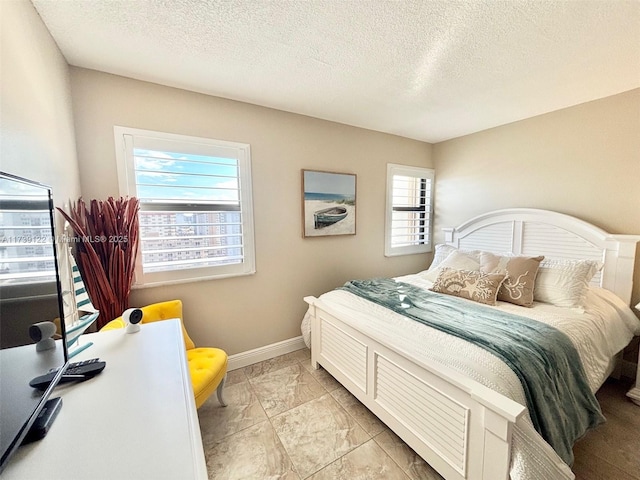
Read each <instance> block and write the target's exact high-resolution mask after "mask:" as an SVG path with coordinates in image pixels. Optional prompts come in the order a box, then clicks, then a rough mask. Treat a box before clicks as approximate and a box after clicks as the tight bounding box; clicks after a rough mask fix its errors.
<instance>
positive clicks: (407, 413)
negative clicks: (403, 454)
mask: <svg viewBox="0 0 640 480" xmlns="http://www.w3.org/2000/svg"><path fill="white" fill-rule="evenodd" d="M305 301H306V302H307V303H308V304H309V306H310V310H309V311H310V314H311V342H312V347H311V363H312V366H313V367H314V368H318V366H319V365H322V367H323V368H325V369H326V370H327V371H328V372H329V373H330V374H331V375H333V376H334V377H335V378H336V379H337V380H338V381H339V382H340V383H342V385H343V386H344V387H345V388H347V390H349V391H350V392H351V393H352V394H353V395H354V396H355V397H356V398H357V399H358V400H360V402H362V403H363V404H364V405H365V406H366V407H367V408H369V410H371V411H372V412H373V413H374V414H375V415H376V416H377V417H378V418H380V419H381V420H382V421H383V422H385V424H386V425H387V426H388V427H389V428H391V429H392V430H393V431H394V432H395V433H396V434H397V435H398V436H399V437H400V438H402V439H403V440H404V441H405V442H406V443H407V444H408V445H409V446H410V447H411V448H413V449H414V450H415V451H416V452H417V453H418V454H419V455H420V456H421V457H422V458H424V459H425V460H426V461H427V462H429V464H430V465H431V466H432V467H433V468H435V469H436V470H437V471H438V472H439V473H440V474H441V475H442V476H444V477H445V478H446V479H485V480H489V479H491V480H498V479H506V478H508V477H509V464H510V457H511V433H512V429H513V424H514V423H515V422H516V420H517V418H518V417H519V416H520V415H522V414H523V413H524V411H525V408H524V407H523V406H522V405H520V404H518V403H516V402H514V401H512V400H510V399H509V398H506V397H504V396H502V395H499V394H498V393H496V392H494V391H492V390H490V389H488V388H486V387H485V386H483V385H481V384H480V383H478V382H475V381H473V380H471V379H469V378H466V377H464V376H462V375H460V374H458V373H456V372H454V371H450V370H448V369H446V368H443V367H440V366H434V365H425V364H422V363H419V362H417V361H416V360H412V359H411V358H410V357H409V356H405V355H403V354H402V352H398V351H396V350H394V348H393V347H392V346H391V345H385V344H384V343H383V342H380V341H378V340H375V339H373V338H371V337H368V336H367V335H365V334H364V333H362V332H360V331H358V330H356V329H354V328H352V327H350V326H349V325H347V324H346V323H344V322H342V321H341V320H339V319H338V318H337V316H335V315H332V314H331V312H330V310H329V309H328V307H327V306H326V305H324V304H323V303H322V301H321V300H318V299H317V298H315V297H306V298H305Z"/></svg>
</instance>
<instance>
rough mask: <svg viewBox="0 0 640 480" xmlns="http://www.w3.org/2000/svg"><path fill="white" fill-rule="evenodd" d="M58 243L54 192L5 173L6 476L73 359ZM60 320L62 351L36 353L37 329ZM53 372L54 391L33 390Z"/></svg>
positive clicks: (0, 273) (0, 336)
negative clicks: (32, 332) (31, 330)
mask: <svg viewBox="0 0 640 480" xmlns="http://www.w3.org/2000/svg"><path fill="white" fill-rule="evenodd" d="M55 238H56V237H55V232H54V210H53V199H52V192H51V189H50V188H49V187H47V186H45V185H41V184H39V183H36V182H31V181H29V180H26V179H23V178H19V177H16V176H13V175H9V174H6V173H3V172H0V372H1V374H0V472H1V471H2V470H3V469H4V467H5V465H6V464H7V461H8V460H9V457H10V456H11V454H12V453H13V452H15V450H16V449H17V448H18V447H19V446H20V443H21V442H22V440H23V438H24V436H25V435H26V434H27V432H28V430H29V428H30V426H31V424H32V423H33V421H34V420H35V418H36V416H37V415H38V413H39V412H40V410H41V409H42V406H43V405H44V403H45V401H46V400H47V398H48V397H49V395H50V393H51V391H52V390H53V388H54V387H55V384H56V382H57V380H58V379H59V376H60V375H61V374H62V371H63V370H64V368H63V367H65V366H66V364H67V362H68V355H67V349H66V342H65V331H64V311H63V304H62V291H61V285H60V275H59V269H58V256H57V252H56V242H55ZM56 319H57V322H56V323H57V325H58V331H57V333H56V335H54V337H53V339H54V344H53V345H54V347H53V348H48V349H36V344H35V342H34V341H33V340H32V339H31V336H30V335H29V327H30V326H31V325H33V324H36V323H40V322H54V321H56ZM38 350H40V351H38ZM53 368H58V369H59V370H60V374H59V375H58V377H57V378H56V379H54V381H53V382H52V383H51V385H50V386H49V388H48V389H47V390H45V391H41V390H36V389H34V388H32V387H30V386H29V381H30V380H31V379H33V378H34V377H36V376H38V375H42V374H44V373H46V372H48V371H49V370H50V369H53Z"/></svg>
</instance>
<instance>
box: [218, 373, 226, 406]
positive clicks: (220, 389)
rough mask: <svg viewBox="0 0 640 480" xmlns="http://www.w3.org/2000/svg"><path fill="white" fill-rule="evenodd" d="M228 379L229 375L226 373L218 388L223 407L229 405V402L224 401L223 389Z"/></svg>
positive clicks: (219, 399)
mask: <svg viewBox="0 0 640 480" xmlns="http://www.w3.org/2000/svg"><path fill="white" fill-rule="evenodd" d="M226 380H227V376H226V375H225V376H224V378H223V379H222V381H221V382H220V385H218V389H217V390H216V392H217V394H218V401H219V402H220V405H222V406H223V407H226V406H227V402H225V401H224V397H223V396H222V389H223V388H224V382H225V381H226Z"/></svg>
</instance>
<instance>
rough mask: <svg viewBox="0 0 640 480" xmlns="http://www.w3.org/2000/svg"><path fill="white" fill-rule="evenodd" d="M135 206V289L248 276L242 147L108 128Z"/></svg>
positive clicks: (246, 173) (246, 167)
mask: <svg viewBox="0 0 640 480" xmlns="http://www.w3.org/2000/svg"><path fill="white" fill-rule="evenodd" d="M114 131H115V138H116V146H117V149H118V154H119V159H118V174H119V180H120V190H121V193H122V194H123V195H129V196H135V197H137V198H138V199H139V201H140V213H139V223H140V251H139V253H138V262H137V263H138V265H137V268H136V282H135V283H136V284H137V285H150V284H151V285H153V284H159V283H172V282H180V281H193V280H199V279H207V278H219V277H229V276H236V275H248V274H252V273H255V260H254V256H255V254H254V240H253V212H252V199H251V158H250V149H249V145H247V144H241V143H234V142H226V141H221V140H212V139H204V138H197V137H187V136H184V135H175V134H166V133H160V132H150V131H145V130H138V129H131V128H124V127H115V128H114Z"/></svg>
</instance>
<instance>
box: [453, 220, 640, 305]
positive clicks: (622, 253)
mask: <svg viewBox="0 0 640 480" xmlns="http://www.w3.org/2000/svg"><path fill="white" fill-rule="evenodd" d="M443 231H444V232H445V241H446V243H447V244H448V245H452V246H454V247H456V248H462V249H465V250H485V251H488V252H494V253H506V252H509V253H513V254H516V255H544V256H545V257H546V258H548V259H561V258H566V259H574V260H575V259H591V260H599V261H601V262H603V263H604V267H603V268H602V271H601V272H599V273H598V274H597V275H596V276H595V277H594V279H593V280H592V283H593V284H595V285H599V286H601V287H603V288H606V289H607V290H611V291H612V292H614V293H615V294H617V295H618V296H619V297H620V298H622V299H623V300H624V301H625V302H626V303H628V304H629V303H631V291H632V288H633V268H634V265H635V261H636V244H637V243H638V242H639V241H640V235H612V234H609V233H607V232H605V231H604V230H602V229H601V228H598V227H596V226H594V225H591V224H590V223H587V222H585V221H583V220H580V219H577V218H575V217H572V216H570V215H565V214H562V213H557V212H551V211H548V210H537V209H532V208H512V209H505V210H496V211H494V212H489V213H485V214H483V215H479V216H477V217H475V218H472V219H471V220H469V221H467V222H465V223H463V224H462V225H460V226H459V227H456V228H444V229H443Z"/></svg>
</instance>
